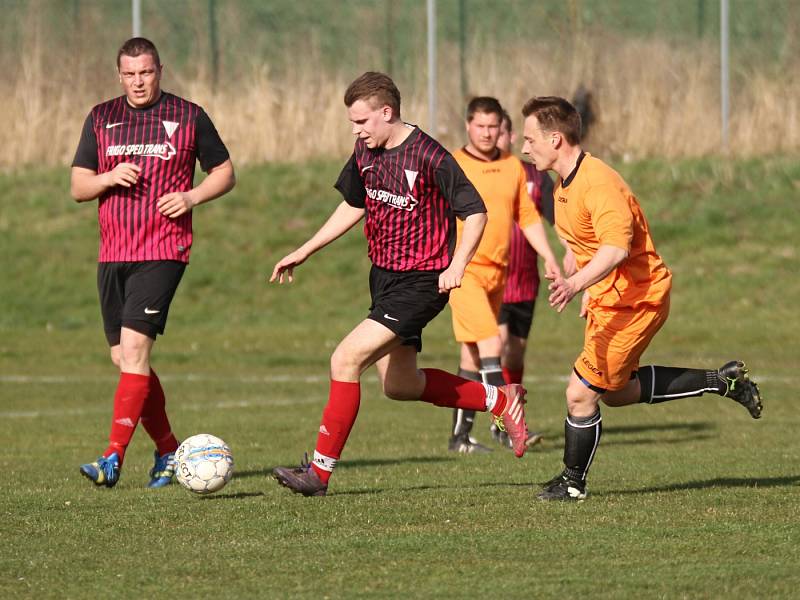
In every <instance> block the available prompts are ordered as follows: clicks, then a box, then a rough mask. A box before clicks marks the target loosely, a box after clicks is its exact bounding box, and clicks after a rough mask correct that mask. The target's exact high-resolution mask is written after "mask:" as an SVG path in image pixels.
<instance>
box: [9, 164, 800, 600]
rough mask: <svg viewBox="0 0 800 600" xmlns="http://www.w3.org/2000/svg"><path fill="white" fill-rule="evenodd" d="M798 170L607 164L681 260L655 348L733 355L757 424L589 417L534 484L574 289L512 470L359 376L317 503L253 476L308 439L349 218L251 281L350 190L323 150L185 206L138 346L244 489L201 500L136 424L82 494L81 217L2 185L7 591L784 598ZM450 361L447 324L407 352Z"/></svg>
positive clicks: (93, 376) (84, 291)
mask: <svg viewBox="0 0 800 600" xmlns="http://www.w3.org/2000/svg"><path fill="white" fill-rule="evenodd" d="M798 165H800V163H798V161H797V160H796V157H795V158H770V159H763V160H757V161H747V162H737V163H728V162H726V161H722V160H719V159H713V160H711V159H710V160H707V161H701V162H685V163H677V164H667V163H664V162H662V161H651V162H647V163H636V164H629V165H619V168H620V170H621V172H622V173H623V175H624V176H625V177H626V178H627V179H628V180H629V182H630V183H631V184H632V186H633V188H634V190H635V191H636V193H637V194H638V196H639V197H640V200H641V202H642V204H643V206H644V209H645V212H646V214H647V215H648V218H649V220H650V223H651V227H652V229H653V232H654V236H655V239H656V243H657V245H658V248H659V250H660V251H661V253H662V254H663V255H664V257H665V259H666V260H667V262H668V264H669V265H670V267H671V268H672V269H673V271H674V272H675V288H674V294H673V308H672V316H671V317H670V321H669V322H668V323H667V325H666V326H665V328H664V329H663V330H662V332H661V333H659V335H658V337H657V338H656V340H655V341H654V343H653V344H652V346H651V348H650V349H649V350H648V353H647V354H646V355H645V357H644V359H645V361H647V362H651V361H652V362H655V363H659V364H676V365H685V366H694V365H697V366H702V365H706V366H718V365H719V364H722V362H724V361H725V360H728V359H729V358H733V357H742V358H744V359H746V360H747V362H748V364H749V365H750V366H751V368H752V370H753V374H754V377H755V378H756V379H759V380H760V381H762V386H761V387H762V391H763V393H764V396H765V398H766V401H765V404H766V409H765V414H764V418H763V419H762V420H760V421H758V422H754V421H752V420H751V419H750V418H749V416H748V415H747V413H746V411H744V410H743V409H742V408H741V407H739V406H737V405H735V404H734V403H732V402H730V401H728V400H723V399H720V398H717V397H704V398H701V399H693V400H685V401H678V402H673V403H670V404H668V405H660V406H655V407H639V406H637V407H631V408H628V409H625V410H612V409H605V410H604V425H605V432H604V435H603V441H602V443H601V447H600V450H599V452H598V455H597V459H596V461H595V464H594V466H593V469H592V474H591V478H590V482H589V483H590V485H589V487H590V497H589V499H588V500H587V501H586V502H583V503H581V504H578V505H551V504H540V503H538V502H536V501H535V500H534V497H533V496H534V492H535V491H536V490H537V488H538V485H539V483H541V482H543V481H544V480H546V479H548V478H549V477H551V476H552V475H554V474H555V473H556V472H557V470H558V469H559V467H560V460H561V448H562V446H561V444H562V441H561V438H562V435H563V417H564V407H563V389H562V388H563V381H562V379H563V378H564V377H565V376H566V375H567V374H568V373H569V365H570V364H571V361H572V360H573V358H574V355H575V354H576V352H577V349H578V348H579V344H580V340H581V321H580V320H579V319H577V318H576V317H575V312H576V311H577V307H576V306H572V307H570V308H569V309H568V311H567V314H563V315H560V316H559V315H556V314H555V313H554V312H553V311H551V310H550V309H549V308H547V307H546V306H545V302H544V301H541V302H540V306H539V307H538V308H537V315H536V319H535V321H534V330H533V334H532V338H531V343H532V348H531V349H530V351H529V354H528V360H527V379H526V383H527V384H528V387H529V389H530V390H531V398H532V401H531V405H530V413H531V415H532V420H533V421H534V422H535V424H536V426H537V428H540V429H542V430H543V431H544V432H545V434H546V436H547V437H546V442H545V444H544V445H543V446H542V447H540V448H538V449H537V450H536V451H534V452H531V454H529V455H527V456H526V457H525V458H524V459H523V460H521V461H517V460H515V459H514V458H513V457H512V456H511V455H510V454H508V453H505V452H503V451H500V450H498V451H496V452H494V453H493V454H491V455H489V456H482V457H455V456H452V455H450V454H448V453H447V452H446V451H445V445H446V437H447V428H448V424H449V421H450V415H449V414H448V412H447V411H442V410H439V409H436V408H433V407H430V406H427V405H422V404H419V403H411V404H402V403H395V402H391V401H389V400H386V399H384V398H382V397H381V394H380V393H379V389H378V385H377V382H376V379H375V376H374V372H369V373H368V374H367V376H366V377H365V379H364V384H363V386H362V388H363V403H362V408H361V413H360V415H359V419H358V422H357V423H356V426H355V428H354V430H353V434H352V436H351V439H350V442H349V444H348V447H347V449H346V452H345V460H344V462H343V463H342V464H341V465H340V468H339V469H338V470H337V473H336V475H335V476H334V479H333V480H332V481H333V484H332V488H331V492H332V493H331V495H330V496H329V497H327V498H324V499H305V498H299V497H295V496H293V495H291V494H290V493H289V492H288V491H287V490H285V489H282V488H280V487H279V486H277V485H276V484H275V482H274V481H272V480H271V479H270V478H269V472H270V469H271V468H272V467H274V466H276V465H284V464H294V463H296V462H297V461H298V460H299V458H300V457H301V455H302V452H303V451H304V450H311V449H312V448H313V443H314V437H315V433H314V432H315V430H316V427H317V425H318V423H319V416H320V413H321V410H322V407H323V406H324V404H325V401H326V397H327V384H326V373H327V361H328V356H329V354H330V352H331V351H332V349H333V347H334V346H335V344H336V343H337V341H338V340H339V339H340V338H341V337H342V336H343V335H344V334H345V333H346V332H347V331H348V330H349V329H350V328H351V327H352V326H353V325H354V324H355V323H356V322H357V321H358V320H359V319H360V318H362V317H363V316H364V315H365V313H366V309H367V304H368V301H367V290H366V271H367V268H368V262H367V259H366V258H365V256H364V251H365V244H364V241H363V239H362V236H361V234H360V232H359V231H354V232H351V233H350V234H348V235H347V236H345V237H344V238H343V239H341V240H339V241H337V242H336V243H335V244H334V245H333V246H331V247H330V248H328V249H326V250H325V251H323V253H322V254H321V255H319V256H316V257H314V258H312V259H311V261H310V262H309V263H308V264H306V265H304V266H302V267H301V268H300V269H299V270H298V271H297V273H296V275H297V279H296V281H295V283H294V284H293V285H291V286H282V287H278V286H270V285H267V284H266V283H265V279H266V276H267V275H268V273H269V272H270V271H271V269H272V265H273V264H274V262H275V261H276V260H277V259H278V258H280V256H282V255H283V253H285V252H286V251H288V250H290V249H291V248H292V247H294V245H296V244H297V243H299V242H301V241H302V240H304V239H305V238H306V236H308V235H309V234H310V233H312V232H313V231H314V230H315V228H316V227H317V226H318V225H319V224H320V223H321V222H322V221H323V220H324V219H325V217H326V216H327V214H328V213H329V212H330V210H332V208H333V206H334V205H335V203H336V202H337V201H338V200H337V198H336V196H335V194H334V192H333V190H332V188H331V183H332V182H333V181H334V179H335V176H336V174H337V171H338V168H339V165H338V164H333V163H320V164H315V165H305V166H297V167H294V166H280V165H277V166H267V167H259V168H252V169H248V170H244V171H242V172H240V173H239V179H240V184H239V186H238V187H237V188H236V190H235V191H234V192H233V193H232V194H231V195H230V196H228V197H226V198H225V199H222V200H219V201H217V202H215V203H212V204H210V205H207V206H204V207H202V208H201V209H199V210H198V211H197V213H196V215H195V231H196V244H195V248H194V249H193V256H192V264H191V266H190V268H189V269H188V271H187V274H186V277H185V278H184V281H183V283H182V284H181V288H180V290H179V291H178V294H177V296H176V298H175V301H174V303H173V307H172V310H171V312H170V321H169V325H168V329H167V335H166V336H164V337H163V338H161V339H159V342H158V343H157V345H156V350H155V354H154V359H153V362H154V365H155V367H156V369H157V370H158V371H159V373H160V375H161V377H162V381H163V382H164V385H165V388H166V390H167V394H168V402H169V406H170V413H171V418H172V420H173V423H174V425H175V429H176V432H177V433H178V435H179V436H182V437H185V436H187V435H190V434H194V433H200V432H209V433H214V434H216V435H219V436H221V437H222V438H224V439H225V440H226V441H227V442H228V443H229V444H230V445H231V446H232V448H233V451H234V456H235V458H236V474H235V476H234V479H233V480H232V481H231V483H230V484H229V485H228V487H226V488H225V489H224V490H223V491H222V492H220V493H218V494H216V495H213V496H210V497H207V498H199V497H193V496H191V495H190V494H189V493H188V492H186V491H184V490H183V489H181V488H179V487H178V486H172V487H171V488H168V489H165V490H160V491H151V490H146V489H144V488H143V485H144V483H145V482H146V479H147V477H146V472H147V469H149V467H150V466H151V460H152V457H151V452H152V450H151V446H150V443H149V441H148V440H147V439H146V435H145V434H144V433H142V432H141V431H140V432H139V433H137V436H136V437H135V439H134V442H133V444H132V446H131V450H130V452H129V455H128V459H127V461H126V464H125V470H124V473H123V477H122V479H121V481H120V483H119V485H118V486H117V487H116V488H114V489H113V490H105V489H94V488H93V487H91V486H90V485H89V484H88V483H87V482H86V481H85V480H84V479H82V478H81V477H80V476H79V475H78V470H77V466H78V465H79V464H80V463H81V462H85V461H86V460H89V459H92V458H93V457H94V456H96V454H97V453H98V451H100V450H101V449H102V448H103V447H104V441H105V436H106V434H107V427H108V421H109V420H110V410H111V395H112V393H113V389H114V383H115V375H114V372H113V369H112V367H111V365H110V362H109V361H108V357H107V351H106V349H105V341H104V338H103V335H102V331H101V323H100V318H99V310H98V307H97V298H96V292H95V289H94V285H95V283H94V278H95V264H94V260H95V254H96V243H97V240H96V236H97V232H96V215H95V207H94V205H93V204H92V205H76V204H74V203H72V202H71V201H70V200H69V199H68V194H67V189H68V188H67V175H66V173H65V172H63V171H42V172H33V171H29V172H26V173H22V174H18V175H3V176H0V195H1V196H2V198H3V203H2V205H0V256H2V263H0V264H1V265H2V266H1V267H0V269H1V270H0V276H2V286H0V302H1V303H2V306H3V311H2V312H0V439H2V440H3V441H4V444H3V445H2V450H0V468H2V472H3V474H4V477H3V478H2V480H0V514H2V520H1V521H0V544H2V548H3V550H2V552H0V597H30V598H56V597H57V598H80V597H87V598H90V597H91V598H94V597H111V596H114V597H122V598H128V597H130V598H141V597H145V596H147V595H152V596H165V595H167V594H169V595H170V596H178V597H188V596H206V597H210V596H219V597H231V598H234V597H236V598H241V597H263V598H274V597H308V598H320V597H323V598H325V597H328V598H342V597H347V598H350V597H385V598H398V597H409V598H411V597H420V598H422V597H425V598H431V597H444V598H450V597H452V598H455V597H464V596H467V595H471V596H474V597H479V598H480V597H520V598H522V597H526V598H528V597H533V596H535V597H546V596H555V595H563V594H569V595H571V596H585V597H592V598H594V597H609V598H618V597H630V598H639V597H659V598H660V597H666V598H681V597H691V598H720V597H737V598H743V597H770V598H777V597H785V598H789V597H793V596H794V595H795V594H796V589H797V586H798V584H800V575H798V572H797V564H798V563H799V562H800V546H799V545H798V543H797V540H798V535H800V527H799V526H798V525H797V510H798V505H799V503H800V470H799V469H798V467H797V463H798V452H797V442H796V431H797V427H798V425H800V418H798V416H797V411H796V410H794V407H793V405H792V404H791V402H792V400H793V394H792V393H791V392H790V381H791V380H790V377H791V376H792V375H793V374H794V371H795V370H796V367H797V359H798V356H800V353H799V352H798V342H797V338H798V334H799V333H800V327H799V326H798V319H797V317H796V314H795V312H796V311H795V299H796V298H797V297H798V296H799V295H800V283H798V279H797V277H796V275H795V274H794V272H795V270H796V269H795V268H793V267H794V265H795V264H796V262H797V249H796V248H797V244H796V229H797V225H796V223H797V217H798V211H797V207H796V202H795V198H796V190H797V187H798V185H799V184H800V166H798ZM456 359H457V348H456V346H455V344H454V343H453V342H452V340H451V333H450V327H449V315H447V314H445V315H442V316H441V317H439V318H438V319H437V320H436V321H434V322H433V323H432V324H431V325H430V326H429V327H428V329H426V336H425V350H424V352H423V354H422V357H421V362H422V364H424V365H426V366H436V367H439V368H445V369H451V368H453V367H454V366H455V364H456ZM304 378H305V379H304ZM485 426H486V421H485V420H483V421H481V422H480V423H479V426H478V435H479V437H481V438H483V439H486V438H487V437H488V436H487V435H486V433H484V430H485Z"/></svg>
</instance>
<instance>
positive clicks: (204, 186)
mask: <svg viewBox="0 0 800 600" xmlns="http://www.w3.org/2000/svg"><path fill="white" fill-rule="evenodd" d="M234 185H236V175H235V174H234V172H233V163H232V162H231V159H227V160H226V161H225V162H223V163H222V164H220V165H217V166H216V167H213V168H211V169H209V171H208V176H207V177H206V178H205V179H203V181H202V182H200V185H198V186H197V187H195V188H192V189H191V190H189V191H188V192H170V193H169V194H164V195H163V196H161V198H159V199H158V202H157V203H156V208H158V211H159V212H160V213H161V214H162V215H164V216H165V217H169V218H170V219H174V218H176V217H180V216H181V215H183V214H185V213H187V212H189V211H190V210H192V209H193V208H194V207H195V206H198V205H200V204H203V203H204V202H209V201H211V200H214V199H215V198H219V197H220V196H223V195H225V194H227V193H228V192H230V191H231V190H232V189H233V186H234Z"/></svg>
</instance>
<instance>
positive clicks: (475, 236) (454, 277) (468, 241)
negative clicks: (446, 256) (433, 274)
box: [439, 213, 488, 293]
mask: <svg viewBox="0 0 800 600" xmlns="http://www.w3.org/2000/svg"><path fill="white" fill-rule="evenodd" d="M487 222H488V218H487V216H486V213H474V214H471V215H469V216H468V217H467V218H465V219H464V227H463V228H462V230H461V241H460V242H459V244H458V246H457V247H456V249H455V252H453V259H452V260H451V261H450V265H449V266H448V267H447V269H445V270H444V271H442V273H441V274H440V275H439V291H440V292H442V293H445V292H449V291H450V290H452V289H454V288H457V287H461V280H462V279H463V277H464V271H465V270H466V268H467V265H468V264H469V261H471V260H472V257H473V256H474V255H475V251H476V250H477V249H478V245H479V244H480V243H481V238H482V237H483V230H484V229H485V228H486V223H487Z"/></svg>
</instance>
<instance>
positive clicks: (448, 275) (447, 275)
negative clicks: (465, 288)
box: [439, 264, 464, 294]
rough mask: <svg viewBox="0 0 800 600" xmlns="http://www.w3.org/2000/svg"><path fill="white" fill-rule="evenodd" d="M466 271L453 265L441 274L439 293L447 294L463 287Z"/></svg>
mask: <svg viewBox="0 0 800 600" xmlns="http://www.w3.org/2000/svg"><path fill="white" fill-rule="evenodd" d="M463 277H464V269H459V268H457V267H456V268H454V267H453V265H452V264H451V265H450V266H449V267H447V268H446V269H445V270H444V271H442V272H441V273H440V274H439V293H440V294H446V293H447V292H449V291H450V290H452V289H455V288H458V287H461V279H462V278H463Z"/></svg>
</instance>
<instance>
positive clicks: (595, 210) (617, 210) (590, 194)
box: [584, 183, 633, 252]
mask: <svg viewBox="0 0 800 600" xmlns="http://www.w3.org/2000/svg"><path fill="white" fill-rule="evenodd" d="M584 203H585V206H586V208H587V209H588V210H589V213H590V215H591V219H592V225H593V227H594V231H595V235H596V237H597V240H598V241H599V242H600V244H601V245H602V244H605V245H609V246H616V247H617V248H622V249H623V250H625V251H627V252H630V249H631V242H632V241H633V212H632V211H631V207H630V204H629V203H628V199H627V198H626V197H625V194H624V193H623V192H622V190H620V189H619V187H617V186H614V185H612V184H608V183H602V184H599V185H594V186H592V187H590V188H589V190H588V191H587V193H586V196H585V199H584Z"/></svg>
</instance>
